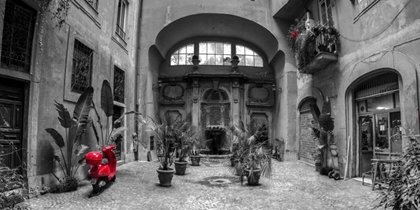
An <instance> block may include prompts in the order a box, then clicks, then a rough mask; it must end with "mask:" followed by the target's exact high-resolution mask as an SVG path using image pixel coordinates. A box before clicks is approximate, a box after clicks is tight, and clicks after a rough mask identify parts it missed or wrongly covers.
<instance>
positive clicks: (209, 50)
mask: <svg viewBox="0 0 420 210" xmlns="http://www.w3.org/2000/svg"><path fill="white" fill-rule="evenodd" d="M197 44H198V46H197ZM197 51H198V52H197ZM193 55H198V56H199V59H200V65H201V66H203V65H215V66H230V65H232V64H231V58H232V57H233V56H235V55H237V56H238V58H239V61H240V62H239V64H238V65H240V66H250V67H263V66H264V65H263V59H262V57H261V56H260V55H258V54H257V53H256V52H254V51H253V50H251V49H250V48H247V47H245V46H242V45H236V44H232V43H227V42H211V41H209V42H199V43H194V44H188V45H184V46H182V47H180V48H179V49H178V50H176V51H175V52H174V53H173V54H172V55H171V62H170V65H171V66H178V65H192V57H193Z"/></svg>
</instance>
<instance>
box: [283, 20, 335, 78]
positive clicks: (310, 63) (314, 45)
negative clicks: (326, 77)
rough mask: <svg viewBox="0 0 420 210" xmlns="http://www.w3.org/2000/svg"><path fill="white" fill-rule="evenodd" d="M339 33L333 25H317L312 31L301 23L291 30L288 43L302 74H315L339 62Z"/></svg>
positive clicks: (293, 26)
mask: <svg viewBox="0 0 420 210" xmlns="http://www.w3.org/2000/svg"><path fill="white" fill-rule="evenodd" d="M338 37H339V33H338V31H337V29H335V28H334V27H333V26H332V24H326V25H322V24H317V25H314V26H313V27H311V28H310V29H306V28H305V24H304V22H302V21H300V22H298V23H297V24H296V25H292V26H291V27H290V29H289V35H288V37H287V38H288V41H289V46H290V47H291V50H292V51H294V55H295V61H296V67H297V68H298V69H299V71H300V72H301V73H306V74H315V73H316V72H318V71H320V70H322V69H325V68H326V67H327V66H328V65H330V64H331V63H334V62H336V61H337V60H338V56H337V45H338Z"/></svg>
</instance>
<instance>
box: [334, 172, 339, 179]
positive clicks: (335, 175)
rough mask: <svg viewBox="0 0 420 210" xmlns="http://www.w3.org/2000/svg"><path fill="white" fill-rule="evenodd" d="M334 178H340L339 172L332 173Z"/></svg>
mask: <svg viewBox="0 0 420 210" xmlns="http://www.w3.org/2000/svg"><path fill="white" fill-rule="evenodd" d="M333 178H334V180H339V179H340V174H339V173H337V172H336V173H334V175H333Z"/></svg>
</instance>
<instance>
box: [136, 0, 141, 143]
mask: <svg viewBox="0 0 420 210" xmlns="http://www.w3.org/2000/svg"><path fill="white" fill-rule="evenodd" d="M142 12H143V0H140V1H139V13H138V17H137V45H136V55H135V59H136V61H135V72H136V76H135V79H134V83H135V84H134V85H135V90H134V94H135V96H134V101H135V110H136V112H140V110H139V109H140V102H139V100H140V96H139V83H140V66H139V63H140V62H139V60H140V59H139V56H140V45H141V18H142ZM134 130H135V132H136V133H137V135H138V136H141V134H139V132H138V131H139V125H137V126H136V127H135V128H134Z"/></svg>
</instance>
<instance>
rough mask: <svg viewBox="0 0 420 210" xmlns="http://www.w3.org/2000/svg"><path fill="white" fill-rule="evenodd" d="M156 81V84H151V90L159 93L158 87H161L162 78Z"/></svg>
mask: <svg viewBox="0 0 420 210" xmlns="http://www.w3.org/2000/svg"><path fill="white" fill-rule="evenodd" d="M157 82H158V84H157V85H156V84H153V85H152V90H153V91H155V92H158V93H159V92H160V89H161V88H162V80H158V81H157Z"/></svg>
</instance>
